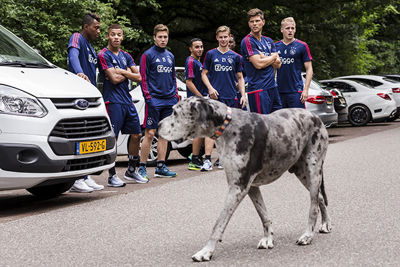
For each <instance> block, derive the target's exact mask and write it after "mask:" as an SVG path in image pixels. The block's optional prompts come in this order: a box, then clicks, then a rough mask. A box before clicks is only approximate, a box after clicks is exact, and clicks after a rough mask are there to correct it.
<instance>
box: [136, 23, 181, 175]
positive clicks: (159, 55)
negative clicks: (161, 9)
mask: <svg viewBox="0 0 400 267" xmlns="http://www.w3.org/2000/svg"><path fill="white" fill-rule="evenodd" d="M168 35H169V30H168V27H167V26H165V25H163V24H158V25H156V26H155V27H154V31H153V39H154V43H155V45H153V46H152V47H151V48H149V49H148V50H146V51H145V52H144V54H143V55H142V57H141V59H140V74H141V76H142V83H141V87H142V92H143V97H144V99H145V101H146V110H145V117H144V123H143V126H144V128H145V129H146V130H145V136H144V139H143V142H142V147H141V153H140V168H139V173H140V174H141V175H142V176H143V177H146V178H147V177H148V176H147V170H146V162H147V158H148V156H149V153H150V146H151V143H152V141H153V138H154V135H155V134H156V131H157V128H158V123H159V122H160V121H161V120H162V119H164V118H166V117H168V116H169V115H171V114H172V107H173V105H175V104H176V103H177V102H178V89H177V86H176V75H175V58H174V55H173V54H172V53H171V52H169V51H168V50H167V49H166V47H167V44H168ZM167 146H168V141H167V140H165V139H163V138H161V137H158V143H157V154H158V158H157V167H156V171H155V174H154V176H155V177H175V176H176V172H173V171H170V170H169V169H168V168H167V166H166V165H165V156H166V153H167Z"/></svg>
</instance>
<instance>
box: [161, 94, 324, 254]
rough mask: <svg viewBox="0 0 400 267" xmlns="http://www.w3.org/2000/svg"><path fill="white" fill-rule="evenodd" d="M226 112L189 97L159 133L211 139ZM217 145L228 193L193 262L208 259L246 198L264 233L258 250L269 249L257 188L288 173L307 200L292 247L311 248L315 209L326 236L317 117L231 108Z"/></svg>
mask: <svg viewBox="0 0 400 267" xmlns="http://www.w3.org/2000/svg"><path fill="white" fill-rule="evenodd" d="M226 113H227V107H226V105H224V104H222V103H220V102H218V101H214V100H211V99H204V98H200V97H191V98H188V99H185V100H183V101H181V102H179V103H178V104H177V105H175V106H174V111H173V114H172V115H171V116H170V117H167V118H165V119H164V120H163V121H162V122H161V123H160V125H159V134H160V136H161V137H163V138H165V139H167V140H177V139H181V138H183V139H187V138H194V137H211V136H213V135H214V134H215V132H216V131H217V130H218V128H219V127H220V126H221V125H222V124H223V122H224V120H225V116H226ZM216 146H217V150H218V154H219V157H220V161H221V162H222V164H223V165H224V169H225V173H226V177H227V181H228V186H229V192H228V195H227V197H226V200H225V206H224V208H223V210H222V212H221V214H220V216H219V218H218V220H217V222H216V224H215V226H214V228H213V231H212V234H211V237H210V239H209V241H208V242H207V244H206V246H205V247H204V248H203V249H202V250H200V251H199V252H197V253H196V254H195V255H193V256H192V259H193V260H194V261H208V260H210V259H211V257H212V255H213V253H214V250H215V246H216V243H217V242H218V241H219V240H221V238H222V234H223V232H224V230H225V228H226V226H227V224H228V222H229V220H230V218H231V216H232V214H233V212H234V211H235V210H236V208H237V207H238V205H239V203H240V202H241V201H242V199H243V198H244V197H245V196H246V195H247V194H248V195H249V197H250V199H251V200H252V202H253V204H254V206H255V208H256V210H257V212H258V214H259V216H260V218H261V221H262V224H263V228H264V237H263V238H262V239H261V240H260V242H259V243H258V248H272V247H273V246H274V244H273V232H272V227H271V220H270V218H269V217H268V215H267V210H266V207H265V204H264V200H263V198H262V195H261V193H260V189H259V186H261V185H265V184H269V183H271V182H273V181H275V180H277V179H278V178H279V177H280V176H281V175H282V174H283V173H284V172H285V171H287V170H288V171H289V172H291V173H294V174H295V175H296V176H297V178H298V179H299V180H300V182H301V183H302V184H303V185H304V186H305V187H306V188H307V189H308V190H309V191H310V197H311V205H310V210H309V219H308V224H307V228H306V230H305V232H304V233H303V234H302V235H301V236H300V238H299V239H298V240H297V244H299V245H308V244H310V243H311V241H312V239H313V236H314V228H315V224H316V221H317V216H318V213H319V209H320V210H321V217H322V227H321V229H320V232H322V233H328V232H330V231H331V222H330V218H329V215H328V212H327V208H326V207H327V204H328V203H327V198H326V194H325V190H324V184H323V171H322V166H323V163H324V159H325V155H326V151H327V147H328V132H327V131H326V129H325V126H324V125H323V123H322V122H321V120H320V119H319V118H318V116H316V115H315V114H313V113H311V112H309V111H307V110H304V109H281V110H278V111H276V112H274V113H272V114H270V115H259V114H256V113H249V112H245V111H242V110H239V109H233V110H232V120H231V122H230V123H229V125H228V126H227V127H226V129H225V131H224V132H223V135H221V136H220V137H218V138H217V139H216ZM318 207H319V208H318Z"/></svg>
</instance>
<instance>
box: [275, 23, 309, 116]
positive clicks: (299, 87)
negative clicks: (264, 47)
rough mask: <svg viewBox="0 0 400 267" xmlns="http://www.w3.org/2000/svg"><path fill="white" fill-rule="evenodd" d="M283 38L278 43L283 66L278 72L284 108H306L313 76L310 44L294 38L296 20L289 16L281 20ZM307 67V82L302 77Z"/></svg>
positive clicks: (277, 46) (277, 47)
mask: <svg viewBox="0 0 400 267" xmlns="http://www.w3.org/2000/svg"><path fill="white" fill-rule="evenodd" d="M281 32H282V35H283V39H282V40H281V41H279V42H277V43H276V49H277V51H278V54H279V56H280V58H281V62H282V66H281V68H280V69H278V72H277V81H278V88H279V94H280V98H281V101H282V106H283V108H305V106H304V103H305V101H306V100H307V98H308V89H309V87H310V83H311V79H312V76H313V68H312V63H311V60H312V57H311V54H310V49H309V48H308V45H307V44H306V43H305V42H303V41H300V40H299V39H296V38H294V34H295V33H296V22H295V21H294V19H293V18H292V17H288V18H285V19H283V20H282V22H281ZM303 65H304V67H305V69H306V83H305V84H304V83H303V79H302V77H301V69H302V67H303Z"/></svg>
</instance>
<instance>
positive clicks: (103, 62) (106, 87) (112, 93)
mask: <svg viewBox="0 0 400 267" xmlns="http://www.w3.org/2000/svg"><path fill="white" fill-rule="evenodd" d="M98 62H99V64H98V65H99V73H100V75H101V76H102V78H103V81H104V84H103V98H104V102H110V103H118V104H132V97H131V95H130V94H129V81H128V79H125V80H124V81H123V82H121V83H119V84H112V83H111V81H110V80H109V79H108V78H107V76H106V74H105V72H104V71H105V70H106V69H109V68H120V69H124V70H126V69H127V68H128V67H132V66H136V65H135V62H134V61H133V58H132V56H131V55H130V54H129V53H127V52H125V51H123V50H119V52H118V55H116V54H114V53H113V52H111V51H110V50H109V49H107V48H103V49H102V50H101V51H100V52H99V55H98Z"/></svg>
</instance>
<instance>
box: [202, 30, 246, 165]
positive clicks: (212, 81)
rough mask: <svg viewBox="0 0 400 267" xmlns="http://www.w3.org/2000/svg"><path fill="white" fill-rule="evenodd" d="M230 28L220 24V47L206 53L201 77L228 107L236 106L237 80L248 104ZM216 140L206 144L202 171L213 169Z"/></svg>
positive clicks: (211, 92)
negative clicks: (231, 47)
mask: <svg viewBox="0 0 400 267" xmlns="http://www.w3.org/2000/svg"><path fill="white" fill-rule="evenodd" d="M229 38H230V28H229V27H227V26H220V27H218V29H217V31H216V39H217V41H218V47H217V48H214V49H211V50H209V51H208V52H207V53H206V56H205V59H204V63H203V71H202V73H201V78H202V80H203V83H204V84H205V85H206V87H207V89H208V94H209V95H210V97H211V98H212V99H216V100H218V101H220V102H222V103H225V104H226V105H227V106H228V107H237V106H236V103H237V101H236V91H237V88H236V81H237V84H238V89H239V91H240V94H241V98H240V106H241V107H242V108H243V107H245V106H246V95H245V91H244V79H243V74H242V64H241V61H240V55H239V54H238V53H236V52H234V51H232V50H230V49H229V46H228V44H229ZM213 147H214V142H212V143H210V144H207V143H206V146H205V161H204V164H203V167H202V168H201V170H202V171H208V170H212V164H211V153H212V149H213Z"/></svg>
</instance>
